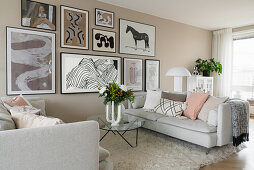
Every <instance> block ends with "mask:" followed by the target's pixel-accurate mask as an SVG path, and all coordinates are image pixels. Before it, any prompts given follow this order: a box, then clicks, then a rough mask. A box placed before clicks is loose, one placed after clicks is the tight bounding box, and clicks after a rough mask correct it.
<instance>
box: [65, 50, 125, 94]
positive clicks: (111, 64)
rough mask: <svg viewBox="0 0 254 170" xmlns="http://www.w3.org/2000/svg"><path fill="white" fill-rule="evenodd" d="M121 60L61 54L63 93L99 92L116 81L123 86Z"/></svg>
mask: <svg viewBox="0 0 254 170" xmlns="http://www.w3.org/2000/svg"><path fill="white" fill-rule="evenodd" d="M121 65H122V62H121V58H120V57H109V56H100V55H88V54H75V53H61V93H86V92H98V91H99V90H98V88H99V87H103V86H105V85H106V84H107V83H109V82H113V81H115V82H116V83H119V84H121V69H122V68H121Z"/></svg>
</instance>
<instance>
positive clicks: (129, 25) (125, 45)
mask: <svg viewBox="0 0 254 170" xmlns="http://www.w3.org/2000/svg"><path fill="white" fill-rule="evenodd" d="M119 53H121V54H133V55H142V56H155V27H154V26H152V25H147V24H142V23H138V22H133V21H129V20H125V19H120V20H119Z"/></svg>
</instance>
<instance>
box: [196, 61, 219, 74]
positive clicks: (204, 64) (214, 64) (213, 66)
mask: <svg viewBox="0 0 254 170" xmlns="http://www.w3.org/2000/svg"><path fill="white" fill-rule="evenodd" d="M195 66H196V67H197V69H198V72H199V73H203V76H207V77H209V76H210V73H211V72H216V73H217V74H218V75H221V74H222V65H221V63H220V62H219V61H215V60H214V58H211V59H209V60H202V59H200V58H199V59H197V60H196V65H195Z"/></svg>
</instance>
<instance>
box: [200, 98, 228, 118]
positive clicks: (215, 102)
mask: <svg viewBox="0 0 254 170" xmlns="http://www.w3.org/2000/svg"><path fill="white" fill-rule="evenodd" d="M226 100H227V98H218V97H214V96H209V98H208V99H207V101H206V102H205V104H204V105H203V107H202V109H201V110H200V112H199V114H198V118H199V119H200V120H203V121H204V122H207V121H208V114H209V111H210V110H214V109H216V108H218V106H219V105H220V104H221V103H224V102H225V101H226Z"/></svg>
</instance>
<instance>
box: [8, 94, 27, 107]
mask: <svg viewBox="0 0 254 170" xmlns="http://www.w3.org/2000/svg"><path fill="white" fill-rule="evenodd" d="M4 103H5V104H8V105H9V106H11V107H13V106H29V103H28V102H27V101H26V100H25V99H24V97H23V96H21V95H20V96H17V97H14V98H12V99H11V100H8V101H4Z"/></svg>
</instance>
